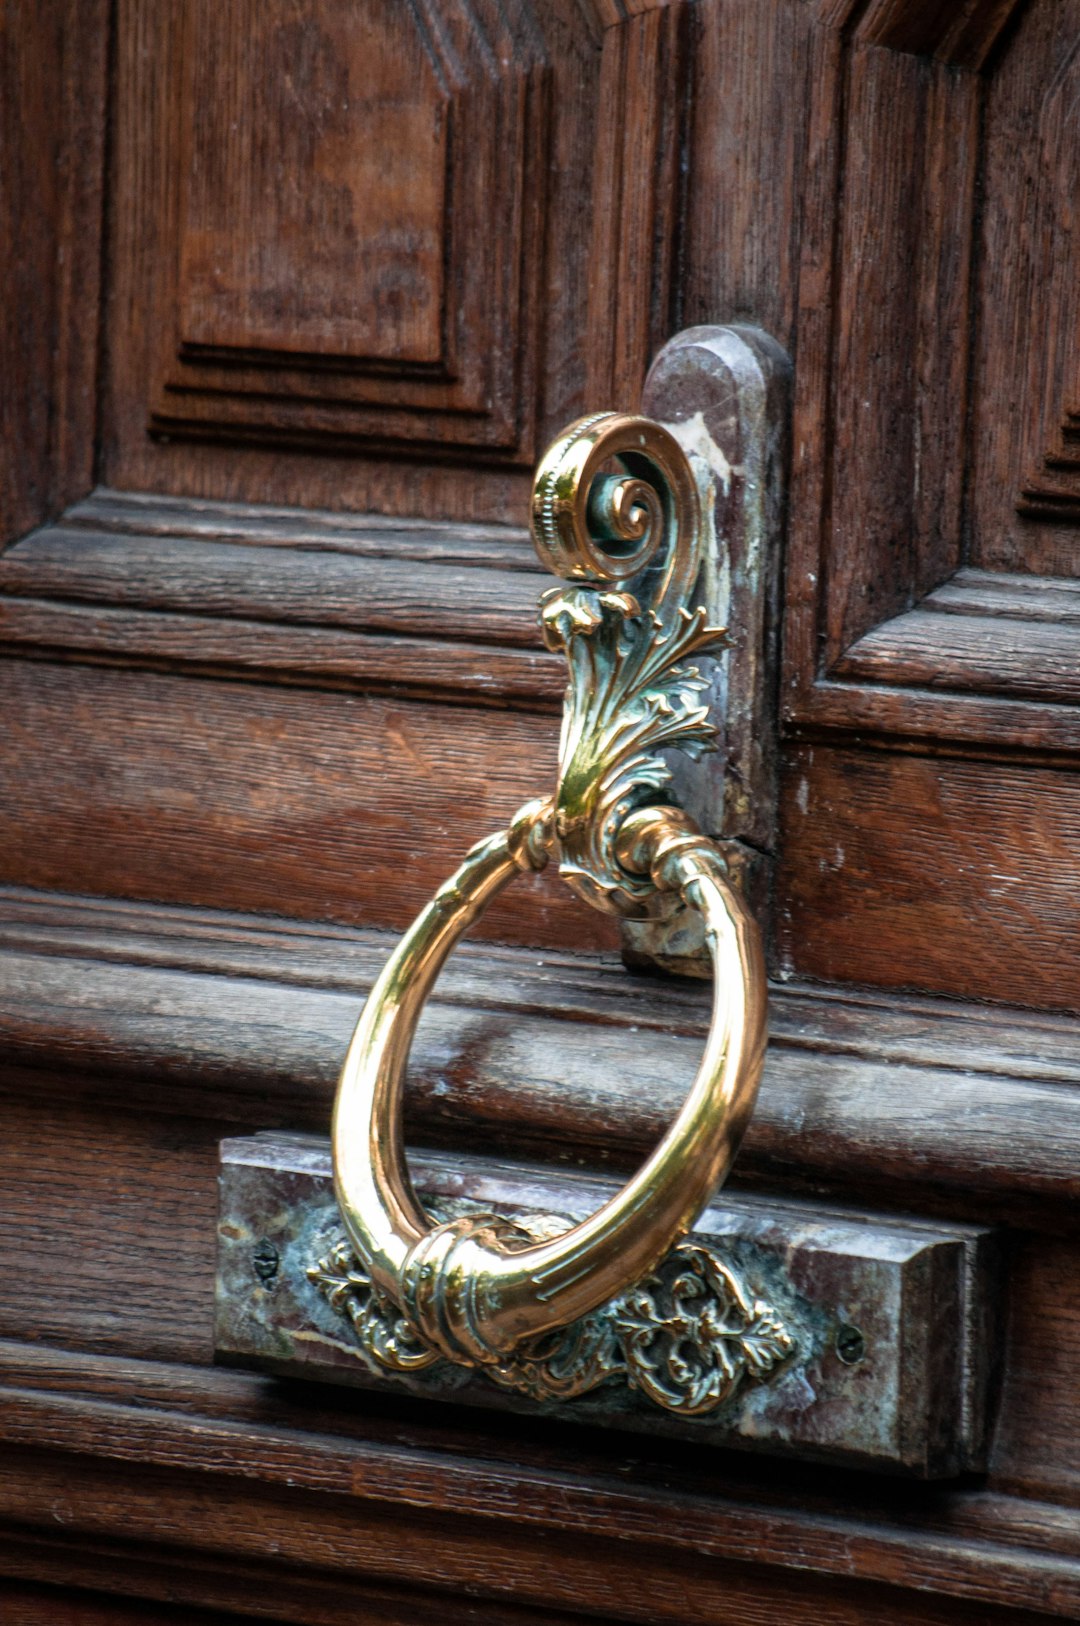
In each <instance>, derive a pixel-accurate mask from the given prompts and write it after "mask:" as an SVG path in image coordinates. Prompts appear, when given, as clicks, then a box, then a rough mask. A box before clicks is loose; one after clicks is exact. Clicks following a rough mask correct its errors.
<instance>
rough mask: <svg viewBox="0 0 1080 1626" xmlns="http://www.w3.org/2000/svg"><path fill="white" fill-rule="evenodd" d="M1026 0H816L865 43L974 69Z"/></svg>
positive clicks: (826, 16) (829, 17) (833, 19)
mask: <svg viewBox="0 0 1080 1626" xmlns="http://www.w3.org/2000/svg"><path fill="white" fill-rule="evenodd" d="M1026 3H1027V0H822V6H821V10H822V16H823V17H824V19H825V20H826V21H827V22H828V23H829V24H831V26H832V27H834V28H849V29H851V30H852V33H853V36H854V37H855V38H856V39H858V40H861V41H862V42H863V43H864V44H866V45H880V46H883V47H884V48H885V49H886V50H890V51H905V52H909V53H910V54H911V55H913V56H927V57H933V58H934V59H935V60H936V61H938V62H942V63H947V64H948V65H949V66H950V67H953V68H967V69H970V70H973V71H975V72H978V71H979V70H980V69H981V68H982V66H983V64H984V63H985V61H986V59H987V57H988V56H989V54H990V52H991V50H992V49H993V47H994V45H995V44H996V43H997V40H998V38H999V36H1000V35H1001V32H1002V30H1003V29H1004V28H1005V25H1006V24H1007V23H1008V22H1009V20H1010V18H1012V17H1013V16H1014V15H1015V14H1016V12H1017V11H1018V10H1019V9H1020V7H1021V6H1022V5H1024V4H1026Z"/></svg>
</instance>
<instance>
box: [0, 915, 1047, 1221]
mask: <svg viewBox="0 0 1080 1626" xmlns="http://www.w3.org/2000/svg"><path fill="white" fill-rule="evenodd" d="M393 941H394V938H393V935H392V934H388V933H383V932H378V931H371V930H367V931H365V930H354V929H349V928H344V927H334V926H312V925H302V924H299V923H296V922H290V921H284V920H275V919H273V918H263V917H256V916H251V915H234V914H227V913H223V912H220V911H215V910H197V909H182V908H169V907H165V906H154V905H146V904H141V905H140V904H133V903H123V902H115V903H114V902H108V901H106V900H100V899H96V900H95V899H87V898H75V897H66V896H64V895H54V894H42V893H35V892H30V891H26V890H22V889H17V888H15V889H13V888H3V889H0V1037H2V1039H3V1052H4V1065H5V1068H6V1071H7V1076H8V1080H9V1088H13V1087H15V1082H14V1081H17V1080H19V1079H21V1080H22V1081H23V1085H22V1087H23V1088H25V1089H29V1090H30V1091H31V1092H33V1091H35V1090H36V1089H37V1088H38V1087H39V1081H40V1079H41V1078H42V1077H44V1076H46V1075H53V1074H56V1073H58V1072H59V1073H62V1074H63V1075H64V1077H65V1080H66V1082H65V1086H64V1088H65V1092H66V1093H67V1094H68V1095H72V1096H73V1098H74V1096H77V1095H80V1094H82V1093H84V1092H86V1091H90V1092H91V1094H92V1098H93V1100H94V1101H95V1102H96V1103H98V1104H99V1105H100V1104H102V1103H104V1102H106V1101H111V1100H114V1099H115V1101H116V1102H117V1103H118V1104H119V1103H121V1102H123V1104H124V1105H125V1107H126V1108H133V1107H134V1106H135V1104H136V1103H137V1102H140V1101H141V1102H144V1104H145V1105H147V1106H149V1105H150V1103H151V1101H152V1100H153V1099H154V1098H155V1092H159V1091H160V1080H161V1079H163V1078H168V1079H169V1081H170V1084H169V1102H170V1108H171V1110H173V1111H176V1112H181V1113H185V1114H192V1115H194V1116H196V1117H198V1118H200V1119H201V1118H209V1119H211V1120H214V1121H217V1122H222V1123H228V1124H234V1125H239V1126H249V1127H251V1128H257V1129H265V1128H275V1127H286V1128H299V1129H310V1130H314V1131H316V1132H321V1131H322V1130H324V1129H325V1127H326V1124H327V1123H328V1122H329V1113H330V1109H331V1104H332V1101H333V1094H334V1090H335V1087H336V1083H337V1075H338V1071H339V1069H340V1066H341V1058H342V1056H343V1055H344V1051H345V1047H346V1045H347V1043H348V1038H349V1034H350V1032H351V1030H352V1026H353V1024H354V1023H355V1020H356V1016H357V1012H358V1007H359V1001H360V999H361V997H362V995H363V993H364V992H365V991H366V989H367V987H368V986H369V985H370V982H371V980H372V978H373V977H374V975H375V974H376V973H377V971H378V969H379V968H380V966H381V964H382V963H383V961H384V959H385V957H386V955H387V953H388V952H389V950H390V948H391V947H392V944H393ZM708 1023H709V991H708V989H707V988H706V987H703V986H701V985H699V984H695V983H673V982H671V981H670V980H663V979H659V980H648V979H643V978H641V977H635V976H631V975H628V974H627V972H626V971H625V970H624V969H623V968H622V967H621V966H620V965H619V963H618V960H617V958H616V956H615V955H614V954H612V955H611V956H610V957H605V958H602V959H601V958H597V957H596V956H595V955H593V956H590V955H588V954H580V953H573V952H570V951H563V950H552V949H548V950H542V951H540V952H539V953H538V952H537V951H536V950H532V949H528V950H525V949H522V950H519V949H513V948H505V947H499V946H496V945H480V944H469V943H466V944H464V945H463V946H462V948H461V950H460V951H459V952H458V953H457V954H455V956H454V958H453V960H452V961H451V962H450V964H449V966H448V967H447V969H446V971H445V973H444V974H443V976H442V978H441V979H440V983H439V988H438V990H437V993H436V995H435V997H434V1000H433V1003H432V1007H431V1013H430V1016H429V1017H428V1018H426V1020H425V1024H424V1027H423V1029H422V1030H421V1034H420V1038H419V1040H418V1043H417V1046H416V1049H415V1052H414V1057H413V1061H412V1063H411V1073H410V1086H409V1115H410V1123H411V1125H412V1129H411V1132H412V1134H413V1135H414V1138H416V1139H419V1140H422V1141H427V1142H429V1143H431V1144H449V1145H465V1146H468V1145H473V1144H476V1142H477V1140H478V1139H479V1140H480V1141H482V1142H483V1144H484V1145H485V1146H486V1147H487V1148H488V1149H490V1150H492V1151H497V1150H499V1149H506V1150H515V1151H516V1152H517V1153H518V1154H520V1153H521V1152H522V1151H527V1150H532V1151H533V1152H534V1153H536V1154H538V1155H540V1156H543V1157H552V1156H555V1157H556V1158H558V1157H561V1156H565V1155H567V1152H568V1149H569V1148H573V1150H574V1156H575V1157H577V1156H581V1155H583V1154H586V1153H587V1154H590V1155H592V1156H593V1157H594V1158H595V1159H597V1160H598V1161H599V1162H601V1163H604V1164H609V1165H611V1164H613V1165H615V1166H617V1167H626V1166H627V1165H633V1164H634V1163H635V1162H636V1161H637V1160H638V1159H639V1158H640V1156H641V1155H642V1154H643V1152H644V1151H645V1150H646V1149H647V1148H649V1147H651V1146H652V1145H653V1144H654V1143H655V1141H656V1139H657V1138H658V1136H659V1135H661V1134H662V1133H663V1130H664V1127H665V1126H666V1125H667V1123H668V1122H669V1120H670V1117H671V1115H672V1114H673V1112H674V1111H675V1110H676V1108H677V1106H678V1103H679V1102H680V1101H681V1099H682V1092H683V1089H684V1084H683V1082H682V1081H683V1080H684V1079H688V1078H690V1077H691V1076H692V1074H693V1071H694V1067H695V1066H696V1064H697V1059H698V1055H699V1052H700V1047H701V1044H702V1042H703V1040H704V1036H705V1034H706V1032H707V1029H708ZM575 1055H581V1056H582V1057H585V1056H586V1055H587V1058H588V1060H587V1064H586V1063H585V1062H584V1061H583V1062H582V1065H581V1067H580V1068H578V1067H577V1066H573V1065H568V1060H567V1058H568V1057H573V1056H575ZM451 1078H452V1079H454V1080H455V1081H456V1082H455V1083H454V1084H453V1086H452V1088H450V1089H449V1090H448V1088H447V1080H448V1079H451ZM35 1081H38V1082H35ZM110 1081H111V1082H110ZM1074 1094H1076V1095H1077V1096H1078V1098H1080V1025H1078V1024H1077V1022H1076V1021H1075V1020H1073V1019H1071V1018H1068V1017H1054V1016H1039V1015H1035V1014H1033V1013H1030V1012H1023V1011H1017V1010H1009V1009H1008V1008H1005V1009H1000V1010H997V1011H994V1012H990V1011H988V1010H986V1009H985V1008H982V1007H977V1006H965V1005H960V1004H955V1003H951V1002H949V1001H940V1000H939V1001H935V1000H932V999H919V998H915V999H912V998H904V997H898V996H894V995H889V994H875V993H858V992H851V991H847V992H845V993H844V994H834V993H829V992H826V991H823V990H815V989H814V988H812V987H800V986H797V985H791V984H788V985H778V986H776V987H774V988H773V990H772V992H771V1034H770V1045H769V1051H768V1056H767V1060H766V1068H765V1078H764V1082H763V1085H762V1090H761V1096H760V1099H759V1104H758V1108H757V1111H756V1113H755V1116H754V1121H753V1124H752V1127H751V1129H750V1131H749V1134H748V1136H747V1140H746V1144H745V1147H744V1150H743V1151H742V1153H741V1154H740V1158H739V1162H738V1165H737V1168H736V1177H735V1178H736V1185H740V1184H743V1183H745V1182H747V1181H749V1182H751V1183H753V1182H765V1183H767V1184H768V1185H770V1186H773V1187H787V1188H788V1189H792V1190H794V1191H795V1192H798V1191H800V1190H803V1189H804V1188H805V1186H806V1184H807V1182H810V1183H812V1184H813V1186H814V1189H815V1191H816V1192H817V1193H819V1194H822V1193H824V1192H826V1191H832V1192H835V1193H837V1194H839V1195H842V1194H843V1193H845V1192H852V1193H858V1192H860V1191H862V1190H863V1189H864V1187H865V1177H866V1167H867V1163H868V1161H869V1162H872V1164H873V1166H874V1168H875V1171H876V1173H875V1182H876V1183H875V1200H876V1201H877V1203H878V1204H879V1206H885V1205H892V1206H895V1207H898V1208H900V1209H903V1210H907V1211H918V1212H923V1213H926V1214H941V1215H957V1216H961V1217H967V1218H969V1219H980V1218H986V1219H987V1220H989V1221H992V1222H998V1221H1000V1220H1002V1219H1004V1218H1006V1217H1010V1218H1013V1219H1014V1220H1016V1221H1017V1222H1018V1223H1036V1224H1039V1225H1040V1226H1045V1227H1049V1228H1050V1229H1064V1230H1073V1229H1074V1228H1075V1225H1076V1215H1077V1212H1078V1211H1080V1210H1078V1208H1077V1199H1078V1198H1080V1172H1078V1171H1080V1114H1077V1113H1076V1112H1073V1111H1071V1110H1070V1108H1069V1105H1068V1103H1069V1102H1070V1101H1071V1099H1072V1097H1073V1095H1074Z"/></svg>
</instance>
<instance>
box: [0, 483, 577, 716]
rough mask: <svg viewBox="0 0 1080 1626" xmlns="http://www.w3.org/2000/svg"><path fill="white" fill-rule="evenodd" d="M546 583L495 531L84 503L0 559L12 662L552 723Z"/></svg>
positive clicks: (530, 559) (518, 542)
mask: <svg viewBox="0 0 1080 1626" xmlns="http://www.w3.org/2000/svg"><path fill="white" fill-rule="evenodd" d="M549 580H550V578H549V577H548V576H547V575H546V574H545V573H544V572H542V571H541V570H540V568H539V566H538V565H537V562H536V557H535V554H534V552H533V550H532V546H531V543H530V542H529V540H528V538H527V537H526V536H523V535H522V534H521V533H520V532H519V531H516V530H513V529H511V528H510V527H507V526H465V525H447V524H442V525H437V524H430V525H425V524H424V523H423V522H417V521H405V520H398V521H385V520H384V521H381V522H380V521H379V520H378V519H374V518H372V517H371V516H349V515H334V514H327V513H322V514H318V513H310V512H306V511H303V510H295V509H293V510H288V509H272V508H266V509H264V508H257V507H251V506H245V505H242V504H233V503H226V504H216V503H209V504H208V503H194V502H187V503H185V502H182V501H170V500H167V499H162V498H160V497H159V498H154V497H138V496H136V497H129V496H124V495H123V494H118V493H114V492H109V491H98V492H95V493H93V494H92V496H91V497H90V498H89V499H87V500H86V501H85V502H81V503H77V504H75V505H73V507H72V508H71V509H69V510H68V511H67V513H65V514H64V515H63V516H62V517H61V519H60V520H59V521H58V522H57V523H56V524H55V525H51V526H45V527H43V528H41V529H40V530H38V531H36V532H34V533H33V534H32V535H30V536H29V537H26V538H25V539H24V540H23V541H21V542H20V543H18V544H17V545H16V546H15V547H13V548H12V549H10V550H9V552H8V553H7V554H6V555H5V556H4V557H3V559H0V629H2V632H3V636H4V637H5V639H6V641H7V642H8V643H9V644H10V645H11V646H13V647H17V648H19V649H20V650H23V651H26V652H27V653H29V654H31V655H34V656H37V657H40V656H41V655H42V654H45V655H48V654H49V653H50V652H52V653H61V654H62V655H66V657H67V658H69V659H70V658H71V656H72V655H74V656H76V657H77V658H80V657H81V658H83V659H85V658H90V659H96V660H100V661H109V662H113V663H117V662H120V663H126V664H132V665H133V664H149V665H152V666H158V667H164V668H167V669H172V670H175V669H188V670H192V669H193V670H195V671H199V672H203V673H214V674H228V675H230V676H238V677H245V678H248V679H257V678H259V677H260V676H262V677H264V678H267V679H271V680H272V679H274V678H276V679H277V681H280V682H286V683H292V684H306V685H309V686H314V687H324V688H325V687H330V688H333V687H353V688H357V687H359V688H362V689H364V690H365V691H367V692H371V691H372V690H375V691H379V690H381V691H383V692H385V691H387V690H393V691H396V692H401V691H403V690H404V691H409V692H413V693H420V694H422V695H425V696H430V695H439V696H442V697H444V698H445V697H446V696H447V695H453V696H454V697H455V698H459V699H465V700H466V701H470V702H472V703H473V704H476V703H478V702H479V703H481V704H483V703H485V702H486V703H488V704H493V705H503V704H507V703H510V704H514V705H518V706H522V707H524V708H526V709H533V710H536V709H541V710H548V711H552V710H556V709H557V708H558V706H559V705H560V704H561V700H562V694H563V690H564V687H565V668H564V663H563V661H562V660H561V659H560V658H559V657H558V656H556V655H553V654H550V653H549V652H548V651H546V650H544V649H543V648H542V647H541V644H540V635H539V629H538V623H537V605H538V601H539V596H540V593H541V591H542V590H543V588H544V586H545V585H546V584H547V583H548V582H549Z"/></svg>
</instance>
